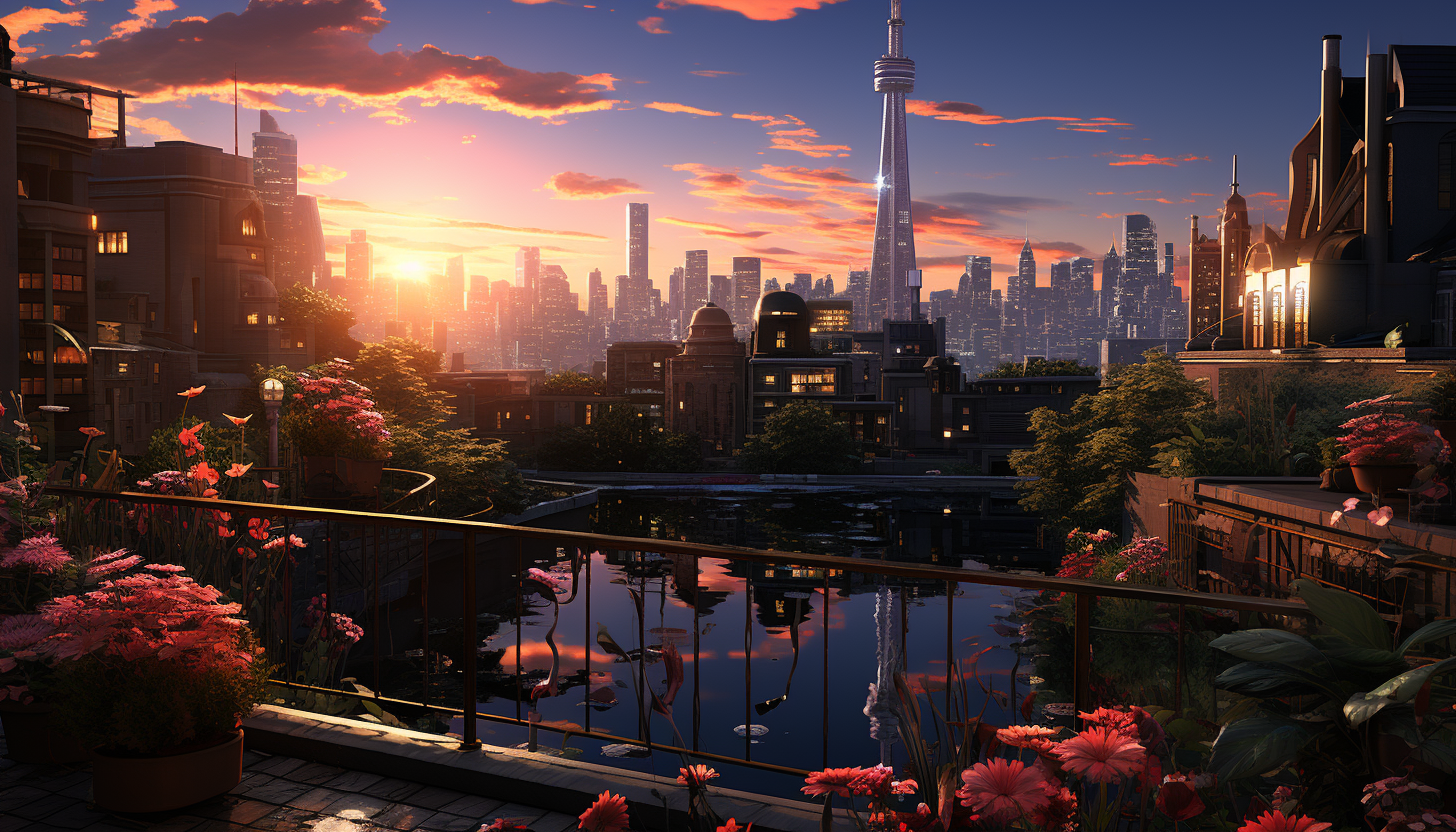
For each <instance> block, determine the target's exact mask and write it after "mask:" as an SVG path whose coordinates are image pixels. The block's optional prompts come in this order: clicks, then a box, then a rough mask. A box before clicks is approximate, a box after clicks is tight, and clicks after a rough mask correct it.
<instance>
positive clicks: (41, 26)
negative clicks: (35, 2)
mask: <svg viewBox="0 0 1456 832" xmlns="http://www.w3.org/2000/svg"><path fill="white" fill-rule="evenodd" d="M85 25H86V13H85V12H61V11H56V10H55V9H37V8H33V7H31V6H26V7H25V8H23V9H21V10H20V11H18V12H11V13H10V14H7V15H5V16H4V17H0V26H3V27H5V31H7V32H9V33H10V37H12V38H14V39H16V40H19V39H20V36H21V35H29V34H32V33H34V32H44V31H46V30H47V29H49V28H50V27H52V26H85Z"/></svg>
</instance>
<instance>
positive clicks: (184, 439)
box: [177, 394, 204, 457]
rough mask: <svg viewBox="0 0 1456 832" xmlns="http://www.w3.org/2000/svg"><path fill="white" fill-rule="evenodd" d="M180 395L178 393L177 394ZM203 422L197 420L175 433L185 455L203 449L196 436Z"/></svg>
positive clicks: (194, 453) (194, 454)
mask: <svg viewBox="0 0 1456 832" xmlns="http://www.w3.org/2000/svg"><path fill="white" fill-rule="evenodd" d="M179 395H180V394H179ZM203 424H204V423H202V422H198V423H197V424H195V425H193V426H192V427H190V428H183V429H182V430H181V431H178V433H177V441H178V442H180V443H182V450H183V451H185V452H186V453H187V456H189V457H190V456H196V455H197V454H198V453H199V452H201V451H202V450H203V447H202V441H201V440H199V439H198V438H197V432H198V431H199V430H202V426H203Z"/></svg>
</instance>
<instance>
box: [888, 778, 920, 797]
mask: <svg viewBox="0 0 1456 832" xmlns="http://www.w3.org/2000/svg"><path fill="white" fill-rule="evenodd" d="M918 788H920V784H919V783H917V782H915V780H914V779H913V778H910V777H906V778H905V779H904V780H896V781H895V782H893V783H891V784H890V794H915V790H916V789H918Z"/></svg>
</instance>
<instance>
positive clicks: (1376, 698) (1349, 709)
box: [1345, 658, 1456, 726]
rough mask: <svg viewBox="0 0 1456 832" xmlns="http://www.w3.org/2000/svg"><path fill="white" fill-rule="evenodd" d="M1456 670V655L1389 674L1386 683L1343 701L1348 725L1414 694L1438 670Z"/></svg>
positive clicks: (1440, 671)
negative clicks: (1389, 677)
mask: <svg viewBox="0 0 1456 832" xmlns="http://www.w3.org/2000/svg"><path fill="white" fill-rule="evenodd" d="M1451 670H1456V658H1451V659H1446V660H1445V661H1440V662H1436V663H1435V664H1428V665H1426V666H1425V667H1418V668H1416V669H1415V670H1407V671H1406V672H1405V673H1402V674H1400V675H1399V676H1395V677H1392V678H1391V679H1390V680H1388V681H1387V682H1386V683H1385V684H1383V685H1381V686H1380V687H1378V688H1375V689H1374V690H1372V691H1369V692H1367V693H1357V694H1355V695H1354V696H1351V697H1350V699H1349V701H1348V702H1346V703H1345V719H1346V720H1347V721H1349V723H1350V725H1352V726H1358V725H1360V724H1361V723H1362V722H1364V721H1365V720H1367V719H1369V718H1370V717H1372V716H1375V715H1376V714H1378V713H1380V712H1381V711H1382V710H1383V709H1384V708H1385V707H1386V706H1389V705H1395V704H1399V703H1404V702H1409V701H1411V700H1412V699H1414V698H1416V694H1418V693H1420V692H1421V688H1422V687H1424V686H1425V684H1426V682H1427V681H1429V680H1430V679H1431V677H1432V676H1435V675H1436V674H1438V673H1447V672H1450V671H1451Z"/></svg>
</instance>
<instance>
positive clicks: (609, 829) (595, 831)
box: [577, 792, 628, 832]
mask: <svg viewBox="0 0 1456 832" xmlns="http://www.w3.org/2000/svg"><path fill="white" fill-rule="evenodd" d="M627 822H628V821H627V800H626V798H624V797H622V796H621V795H619V794H612V793H611V792H602V793H601V794H600V795H598V796H597V799H596V801H595V802H594V803H592V805H591V806H588V807H587V810H586V811H585V812H582V813H581V817H580V822H579V823H578V824H577V828H578V829H584V830H586V832H622V830H623V829H626V828H627Z"/></svg>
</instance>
